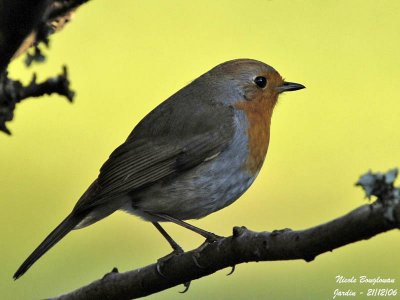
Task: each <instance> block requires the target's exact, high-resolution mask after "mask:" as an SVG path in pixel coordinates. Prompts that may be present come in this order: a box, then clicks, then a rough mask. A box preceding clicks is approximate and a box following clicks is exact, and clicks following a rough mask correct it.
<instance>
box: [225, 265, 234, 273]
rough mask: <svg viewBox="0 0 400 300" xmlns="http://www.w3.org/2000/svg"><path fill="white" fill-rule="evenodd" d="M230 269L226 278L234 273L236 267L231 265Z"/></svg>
mask: <svg viewBox="0 0 400 300" xmlns="http://www.w3.org/2000/svg"><path fill="white" fill-rule="evenodd" d="M231 268H232V269H231V271H230V272H229V273H228V274H226V276H229V275H232V274H233V273H234V272H235V269H236V265H233V266H232V267H231Z"/></svg>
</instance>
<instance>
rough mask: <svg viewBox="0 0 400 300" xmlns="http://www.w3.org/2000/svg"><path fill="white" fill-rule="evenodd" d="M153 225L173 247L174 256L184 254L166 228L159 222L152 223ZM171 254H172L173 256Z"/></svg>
mask: <svg viewBox="0 0 400 300" xmlns="http://www.w3.org/2000/svg"><path fill="white" fill-rule="evenodd" d="M152 224H153V225H154V226H155V227H156V228H157V230H158V231H159V232H160V233H161V234H162V235H163V237H164V238H165V239H166V240H167V242H168V243H169V244H170V245H171V247H172V249H173V252H172V253H174V254H182V253H183V252H184V251H183V249H182V247H181V246H179V245H178V243H177V242H175V241H174V239H173V238H172V237H171V236H170V235H169V234H168V233H167V232H166V231H165V229H164V228H162V227H161V225H160V224H158V223H157V222H152ZM172 253H171V254H172Z"/></svg>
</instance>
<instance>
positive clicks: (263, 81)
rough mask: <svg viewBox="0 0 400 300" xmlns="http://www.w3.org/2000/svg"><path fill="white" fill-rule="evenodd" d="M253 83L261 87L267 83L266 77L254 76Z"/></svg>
mask: <svg viewBox="0 0 400 300" xmlns="http://www.w3.org/2000/svg"><path fill="white" fill-rule="evenodd" d="M254 83H255V84H257V86H258V87H260V88H262V89H263V88H265V86H266V85H267V78H265V77H264V76H257V77H256V78H254Z"/></svg>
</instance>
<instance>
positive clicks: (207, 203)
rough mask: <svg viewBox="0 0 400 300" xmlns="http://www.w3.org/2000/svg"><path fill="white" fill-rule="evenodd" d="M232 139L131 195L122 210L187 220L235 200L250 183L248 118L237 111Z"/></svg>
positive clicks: (153, 219) (204, 214)
mask: <svg viewBox="0 0 400 300" xmlns="http://www.w3.org/2000/svg"><path fill="white" fill-rule="evenodd" d="M236 117H237V120H236V121H237V123H236V124H238V126H237V131H236V132H235V134H234V138H233V140H232V143H231V144H230V145H229V146H228V147H227V149H226V150H225V151H223V152H222V153H220V154H219V155H218V156H217V157H215V158H213V159H211V160H209V161H206V162H203V163H202V164H200V165H199V166H197V167H195V168H193V169H191V170H188V171H186V172H184V173H183V174H180V175H179V176H177V177H175V178H173V179H170V180H168V181H166V182H160V183H157V184H154V185H152V186H150V187H148V188H146V189H145V190H142V191H141V192H139V193H135V194H134V195H132V197H131V199H130V201H128V202H127V204H126V205H125V206H124V207H123V210H125V211H128V212H130V213H133V214H135V215H139V216H141V217H142V218H144V219H146V220H149V221H159V220H158V219H157V218H153V217H151V216H150V215H149V214H152V213H154V214H167V215H170V216H171V217H174V218H177V219H181V220H187V219H199V218H202V217H204V216H206V215H208V214H211V213H213V212H215V211H217V210H220V209H222V208H224V207H226V206H228V205H230V204H231V203H233V202H234V201H235V200H237V199H238V198H239V197H240V196H241V195H242V194H243V193H244V192H245V191H246V190H247V189H248V188H249V186H250V185H251V184H252V183H253V181H254V179H255V177H256V174H255V175H254V174H250V173H249V172H248V171H247V170H246V169H245V168H244V165H245V163H246V160H247V156H248V140H247V122H245V120H244V119H243V116H242V115H237V116H236Z"/></svg>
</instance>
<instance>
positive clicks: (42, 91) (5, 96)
mask: <svg viewBox="0 0 400 300" xmlns="http://www.w3.org/2000/svg"><path fill="white" fill-rule="evenodd" d="M53 93H56V94H59V95H62V96H65V97H66V98H67V99H68V100H69V101H70V102H72V101H73V98H74V92H73V91H72V90H71V89H70V88H69V80H68V73H67V68H66V67H65V66H64V67H63V72H62V74H60V75H58V76H55V77H51V78H49V79H47V80H45V81H43V82H41V83H37V82H36V74H34V75H33V77H32V80H31V82H30V83H29V84H28V85H27V86H24V85H23V84H22V83H21V82H20V81H18V80H12V79H10V78H8V77H7V73H4V75H3V78H0V130H1V131H3V132H5V133H7V134H11V132H10V131H9V130H8V128H7V127H6V124H5V123H6V122H7V121H9V120H12V118H13V116H14V110H15V107H16V104H17V103H19V102H21V101H22V100H25V99H27V98H30V97H40V96H43V95H50V94H53Z"/></svg>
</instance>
